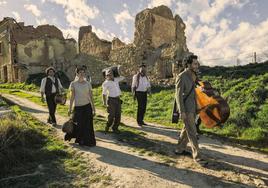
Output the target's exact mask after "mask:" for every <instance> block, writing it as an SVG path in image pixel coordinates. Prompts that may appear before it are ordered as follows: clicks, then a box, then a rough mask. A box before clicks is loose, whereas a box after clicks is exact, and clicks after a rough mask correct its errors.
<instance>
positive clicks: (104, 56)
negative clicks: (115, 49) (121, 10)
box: [79, 26, 112, 60]
mask: <svg viewBox="0 0 268 188" xmlns="http://www.w3.org/2000/svg"><path fill="white" fill-rule="evenodd" d="M111 48H112V43H111V42H109V41H106V40H102V39H99V37H98V36H97V35H96V34H95V33H94V32H92V27H91V26H85V27H82V28H80V30H79V53H84V54H88V55H93V56H95V57H97V58H99V59H101V60H108V57H109V54H110V51H111Z"/></svg>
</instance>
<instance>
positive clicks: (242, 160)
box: [3, 94, 268, 188]
mask: <svg viewBox="0 0 268 188" xmlns="http://www.w3.org/2000/svg"><path fill="white" fill-rule="evenodd" d="M3 96H4V97H6V98H8V99H10V100H12V101H13V102H14V103H16V104H18V105H20V106H22V107H23V109H24V110H25V111H27V112H29V113H31V114H32V115H33V116H35V117H36V118H37V119H39V120H40V121H42V122H46V119H47V109H46V108H44V107H41V106H40V105H37V104H35V103H33V102H30V101H29V100H27V99H22V98H19V97H16V96H13V95H8V94H3ZM97 113H99V114H102V115H105V112H103V111H101V110H98V111H97ZM57 119H58V123H59V125H61V124H62V123H63V122H64V121H66V120H67V118H65V117H63V116H59V115H57ZM122 122H123V123H124V124H125V125H127V126H131V127H134V128H137V129H139V130H140V131H144V138H145V139H147V140H150V141H152V142H154V143H156V144H155V147H154V148H150V149H151V150H152V151H156V150H159V151H161V153H163V155H162V156H164V158H163V157H161V156H159V155H148V154H146V153H145V154H143V155H142V154H141V153H139V152H137V151H133V149H132V147H131V146H130V145H128V144H126V143H124V142H121V141H119V140H118V139H115V138H114V137H113V136H112V135H111V134H107V135H105V134H103V133H101V132H97V133H96V137H97V147H94V148H87V147H83V148H82V147H78V146H76V145H75V144H70V146H71V147H74V148H76V149H77V150H79V151H81V152H82V153H83V156H84V157H87V158H89V159H90V160H91V161H92V162H93V164H95V165H96V167H98V168H100V169H105V172H106V173H109V174H110V175H111V176H112V179H113V180H114V182H115V183H114V184H113V185H112V186H111V187H161V188H162V187H267V183H268V156H267V155H265V154H261V153H256V152H252V151H248V150H245V149H239V148H236V147H232V146H230V145H226V144H224V143H221V142H219V141H217V140H214V139H210V138H207V137H205V136H201V138H200V140H199V142H200V148H201V150H202V154H203V156H204V157H205V158H206V159H207V160H208V162H209V164H208V165H207V166H205V167H201V166H199V165H197V164H195V163H193V162H192V159H191V158H190V157H183V156H175V155H174V154H173V152H172V151H173V149H174V148H175V144H176V142H177V131H176V130H173V129H168V128H166V127H162V126H160V125H156V124H151V125H149V126H146V127H143V128H139V127H137V125H136V123H135V120H134V119H133V118H129V117H123V118H122ZM57 132H58V134H59V136H61V137H63V134H62V132H61V130H60V126H59V127H58V131H57ZM139 144H142V143H137V146H139Z"/></svg>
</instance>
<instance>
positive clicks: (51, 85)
mask: <svg viewBox="0 0 268 188" xmlns="http://www.w3.org/2000/svg"><path fill="white" fill-rule="evenodd" d="M197 59H198V57H197V56H195V55H190V56H188V57H187V58H186V59H185V61H184V63H185V65H186V68H185V70H184V71H183V72H181V73H180V74H178V76H177V78H176V85H175V86H176V87H175V88H176V90H175V100H176V103H177V107H178V108H177V110H178V111H179V113H180V115H181V119H182V121H183V124H184V126H183V129H182V131H181V133H180V137H179V141H178V145H177V148H176V150H175V151H174V152H175V154H177V155H185V154H188V151H186V146H187V144H188V143H190V147H191V150H192V156H193V159H194V160H195V161H196V162H200V161H202V159H201V158H200V155H199V147H198V138H197V130H196V126H195V119H196V115H197V104H196V96H195V89H194V88H195V81H196V79H197V78H196V73H197V70H198V66H199V63H198V60H197ZM46 74H47V76H46V77H45V78H44V79H43V80H42V83H41V89H40V91H41V97H42V100H44V94H45V95H46V102H47V105H48V109H49V118H48V123H51V124H52V125H53V126H55V125H56V118H55V109H56V104H55V102H54V99H53V98H54V97H55V95H56V93H58V92H60V91H61V89H62V88H63V87H62V85H61V83H60V80H59V79H58V78H56V77H55V69H54V68H52V67H49V68H48V69H47V70H46ZM85 74H86V69H85V67H78V68H77V69H76V79H75V80H74V81H73V82H71V84H70V87H69V90H70V93H71V95H70V105H69V111H68V114H69V115H72V118H73V121H74V122H75V123H76V126H74V129H73V131H72V133H67V134H66V135H65V140H71V139H72V138H75V139H76V140H75V142H76V143H78V144H79V145H86V146H95V145H96V140H95V135H94V128H93V116H94V115H95V113H96V110H95V106H94V100H93V94H92V86H91V83H90V80H88V78H87V76H86V75H85ZM124 79H125V78H124V77H123V76H119V77H114V75H113V71H112V70H111V69H108V70H106V72H105V81H104V82H103V84H102V101H103V105H105V106H106V108H107V112H108V120H107V123H106V127H105V133H107V132H109V131H110V129H111V130H112V131H113V132H115V133H118V132H119V129H118V127H119V125H120V121H121V106H122V102H123V101H122V100H121V99H120V95H121V90H120V86H119V82H121V81H123V80H124ZM131 88H132V94H133V98H134V100H137V103H138V108H137V118H136V120H137V125H138V126H140V127H142V126H144V125H146V123H145V122H144V115H145V112H146V105H147V96H148V95H150V94H151V85H150V81H149V79H148V77H147V74H146V65H145V64H141V65H140V66H139V71H138V73H137V74H135V75H134V76H133V79H132V85H131ZM73 106H74V107H73Z"/></svg>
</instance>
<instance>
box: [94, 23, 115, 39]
mask: <svg viewBox="0 0 268 188" xmlns="http://www.w3.org/2000/svg"><path fill="white" fill-rule="evenodd" d="M92 31H93V32H94V33H96V35H97V36H98V37H99V38H100V39H105V40H108V41H111V40H113V38H114V37H116V35H115V34H114V33H111V32H109V31H102V30H101V29H98V28H96V27H94V26H92Z"/></svg>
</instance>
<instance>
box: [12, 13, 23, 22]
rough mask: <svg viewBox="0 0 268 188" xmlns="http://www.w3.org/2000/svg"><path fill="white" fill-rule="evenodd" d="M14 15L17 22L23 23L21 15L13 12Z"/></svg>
mask: <svg viewBox="0 0 268 188" xmlns="http://www.w3.org/2000/svg"><path fill="white" fill-rule="evenodd" d="M12 14H13V16H14V18H15V20H16V21H17V22H19V21H21V17H20V14H19V13H18V12H15V11H13V12H12Z"/></svg>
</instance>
